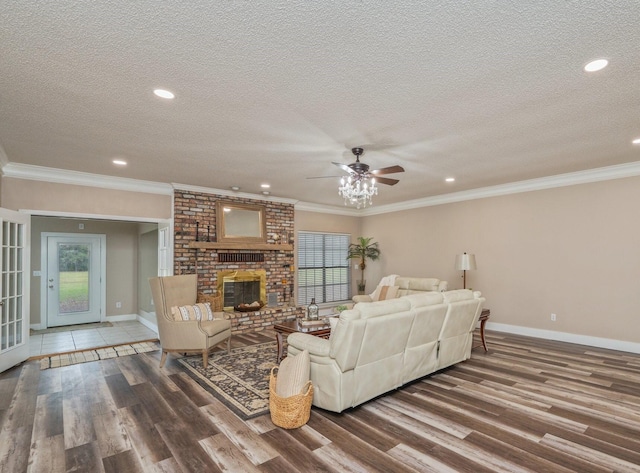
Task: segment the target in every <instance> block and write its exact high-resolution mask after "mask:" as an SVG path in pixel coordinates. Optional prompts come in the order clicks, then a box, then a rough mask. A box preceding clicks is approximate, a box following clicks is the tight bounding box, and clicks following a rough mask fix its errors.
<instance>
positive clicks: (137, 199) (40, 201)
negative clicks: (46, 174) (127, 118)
mask: <svg viewBox="0 0 640 473" xmlns="http://www.w3.org/2000/svg"><path fill="white" fill-rule="evenodd" d="M0 192H2V197H1V202H2V207H4V208H6V209H11V210H19V209H28V210H40V211H48V212H64V213H79V214H92V215H114V216H122V217H144V218H153V219H168V218H171V196H169V195H157V194H147V193H143V192H128V191H120V190H113V189H102V188H99V187H86V186H73V185H68V184H57V183H54V182H41V181H32V180H28V179H14V178H7V177H3V178H2V187H1V188H0Z"/></svg>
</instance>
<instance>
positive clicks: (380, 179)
mask: <svg viewBox="0 0 640 473" xmlns="http://www.w3.org/2000/svg"><path fill="white" fill-rule="evenodd" d="M373 177H374V178H375V180H376V182H377V183H378V184H386V185H388V186H395V185H396V184H397V183H398V182H400V181H399V180H398V179H389V178H388V177H376V176H373Z"/></svg>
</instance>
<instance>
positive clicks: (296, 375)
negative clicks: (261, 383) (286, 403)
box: [276, 350, 311, 397]
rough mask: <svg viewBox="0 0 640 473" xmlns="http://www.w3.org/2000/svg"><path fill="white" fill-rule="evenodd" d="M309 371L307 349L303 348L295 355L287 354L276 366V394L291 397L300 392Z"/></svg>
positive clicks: (309, 360) (309, 361) (309, 364)
mask: <svg viewBox="0 0 640 473" xmlns="http://www.w3.org/2000/svg"><path fill="white" fill-rule="evenodd" d="M310 371H311V359H310V357H309V351H308V350H304V351H303V352H301V353H298V354H297V355H296V356H287V357H286V358H285V359H284V360H282V362H281V363H280V366H279V367H278V378H277V379H276V394H277V395H278V396H280V397H291V396H295V395H296V394H302V390H303V389H304V387H305V385H306V384H307V381H309V372H310Z"/></svg>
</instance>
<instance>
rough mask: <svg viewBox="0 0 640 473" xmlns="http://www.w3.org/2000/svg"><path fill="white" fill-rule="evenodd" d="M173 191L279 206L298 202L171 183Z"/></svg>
mask: <svg viewBox="0 0 640 473" xmlns="http://www.w3.org/2000/svg"><path fill="white" fill-rule="evenodd" d="M171 186H172V188H173V189H176V190H182V191H187V192H199V193H202V194H217V195H224V196H227V197H241V198H243V199H253V200H264V201H265V202H278V203H281V204H293V205H295V204H296V203H297V202H298V201H297V200H295V199H285V198H284V197H274V196H272V195H261V194H249V193H247V192H237V191H230V190H227V189H216V188H214V187H200V186H190V185H189V184H178V183H171Z"/></svg>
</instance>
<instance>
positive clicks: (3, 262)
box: [0, 209, 29, 372]
mask: <svg viewBox="0 0 640 473" xmlns="http://www.w3.org/2000/svg"><path fill="white" fill-rule="evenodd" d="M0 222H1V224H0V240H1V241H2V250H1V251H0V267H1V268H2V272H1V276H2V278H1V280H0V372H1V371H4V370H6V369H7V368H10V367H11V366H14V365H16V364H18V363H20V362H22V361H24V360H26V359H27V358H28V356H29V346H28V342H29V337H28V328H29V320H28V316H26V314H27V313H28V312H27V310H26V306H27V305H28V298H27V297H26V296H25V294H28V290H27V288H26V286H27V284H25V281H26V280H27V278H26V271H27V268H28V262H27V252H28V233H27V232H28V222H29V216H27V215H24V214H20V213H18V212H13V211H10V210H6V209H0ZM25 317H26V318H25Z"/></svg>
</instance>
